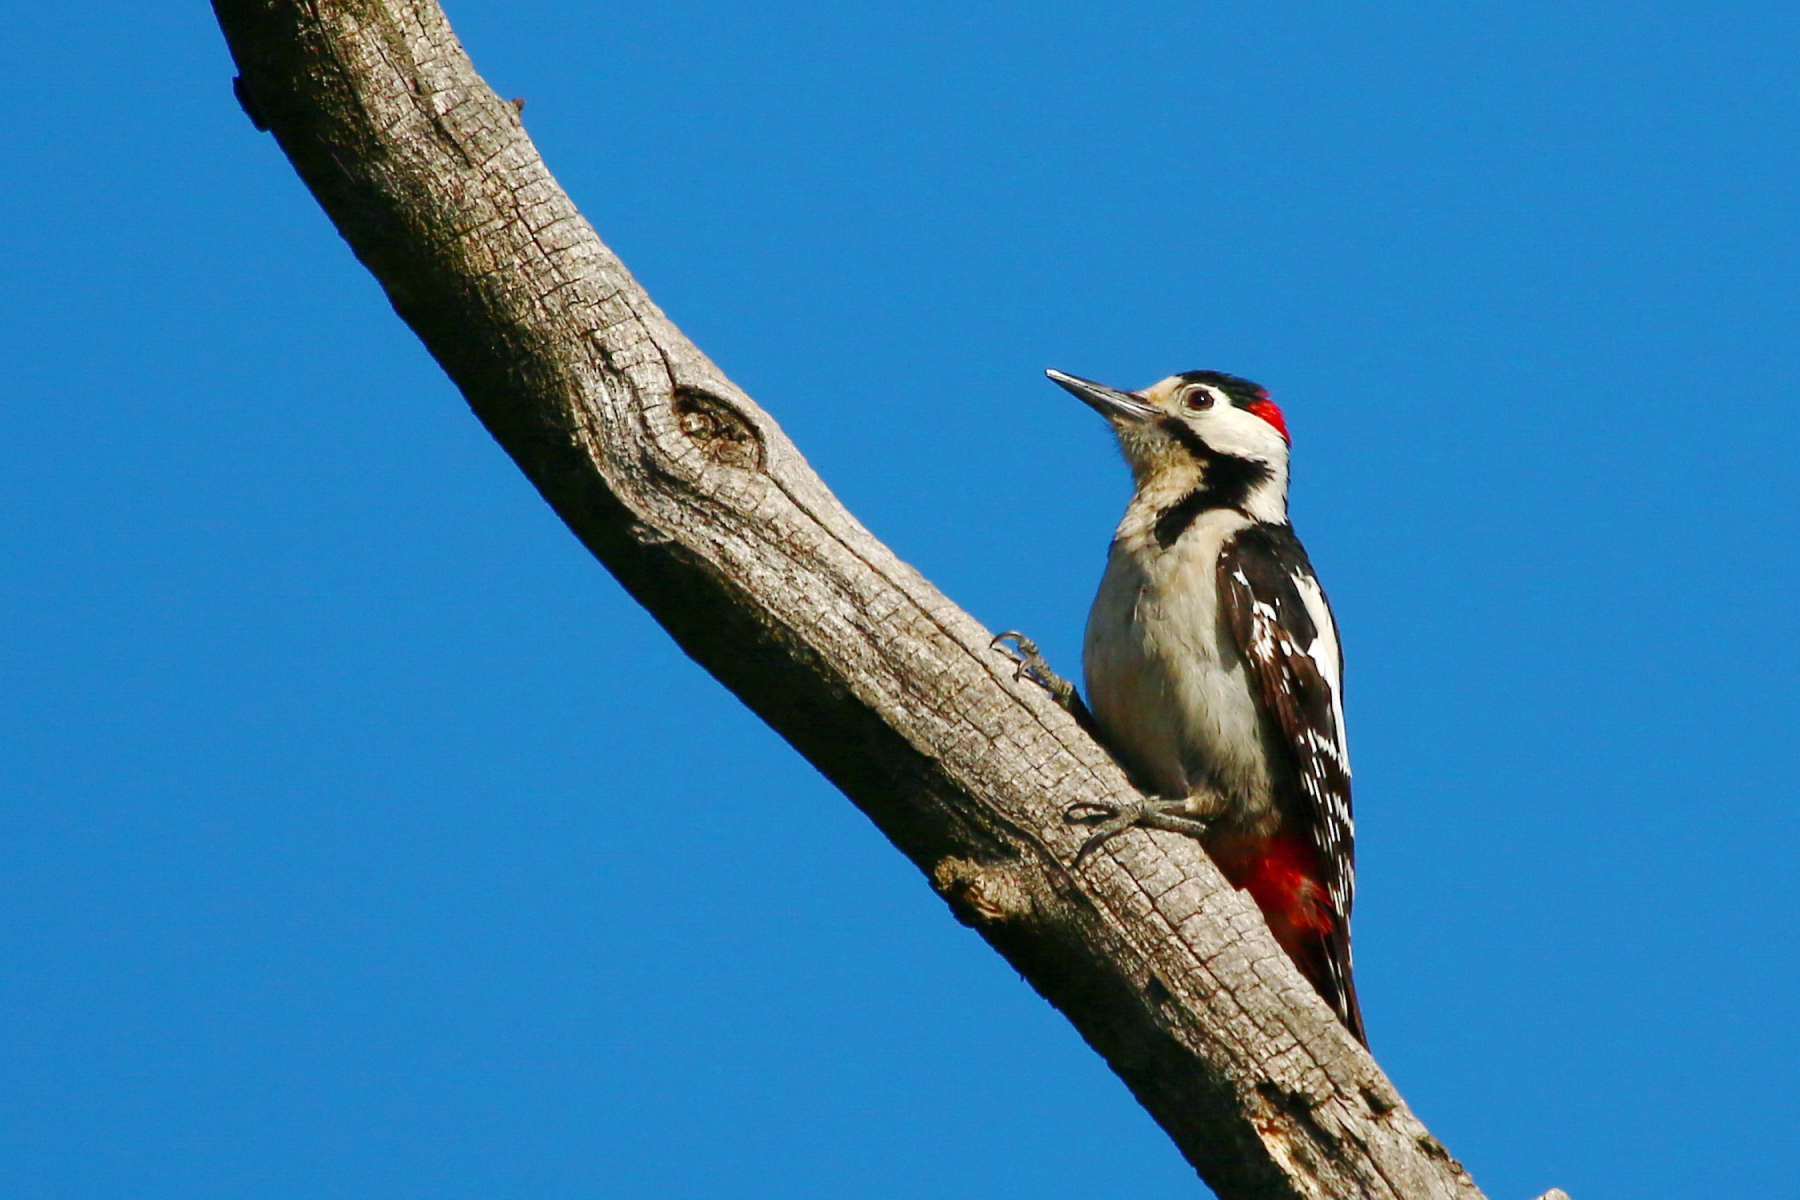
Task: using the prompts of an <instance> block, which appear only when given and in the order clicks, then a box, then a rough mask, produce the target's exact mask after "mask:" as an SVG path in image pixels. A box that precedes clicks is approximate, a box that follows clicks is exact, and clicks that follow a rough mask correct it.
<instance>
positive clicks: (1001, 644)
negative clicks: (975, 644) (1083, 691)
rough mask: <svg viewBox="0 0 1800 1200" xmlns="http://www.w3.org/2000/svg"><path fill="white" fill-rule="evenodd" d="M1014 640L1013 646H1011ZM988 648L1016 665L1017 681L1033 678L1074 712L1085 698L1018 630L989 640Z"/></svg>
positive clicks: (1014, 670)
mask: <svg viewBox="0 0 1800 1200" xmlns="http://www.w3.org/2000/svg"><path fill="white" fill-rule="evenodd" d="M1008 642H1011V643H1012V645H1010V646H1009V645H1007V643H1008ZM988 649H990V650H997V651H999V652H1000V653H1001V654H1004V655H1005V656H1006V657H1007V658H1008V659H1010V660H1011V661H1012V664H1013V682H1015V683H1016V682H1018V681H1019V680H1021V679H1030V680H1031V681H1032V682H1033V683H1035V684H1037V685H1038V686H1039V687H1041V688H1043V689H1044V690H1045V691H1046V692H1049V693H1050V698H1051V699H1052V700H1055V701H1056V702H1057V703H1058V704H1059V705H1061V706H1062V707H1063V708H1066V709H1069V710H1070V711H1071V712H1073V711H1074V706H1075V705H1077V704H1080V703H1081V697H1080V696H1079V695H1077V694H1076V692H1075V685H1074V684H1072V683H1070V682H1069V681H1068V680H1066V679H1064V678H1063V677H1062V676H1061V675H1058V674H1057V673H1056V672H1055V671H1052V670H1051V669H1050V664H1049V663H1047V662H1045V661H1044V656H1043V655H1042V654H1040V653H1038V645H1037V643H1036V642H1034V641H1032V640H1031V639H1030V638H1028V637H1026V636H1025V635H1024V634H1022V633H1020V632H1018V631H1017V630H1016V629H1009V630H1007V631H1006V632H1005V633H999V634H995V635H994V640H993V641H991V642H989V643H988Z"/></svg>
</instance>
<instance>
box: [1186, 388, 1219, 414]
mask: <svg viewBox="0 0 1800 1200" xmlns="http://www.w3.org/2000/svg"><path fill="white" fill-rule="evenodd" d="M1181 403H1182V404H1183V405H1184V406H1185V407H1187V408H1189V409H1191V410H1192V411H1194V412H1201V411H1203V410H1205V409H1208V408H1211V407H1212V406H1213V395H1212V393H1211V392H1209V391H1207V390H1206V389H1205V388H1203V387H1197V388H1195V389H1194V390H1193V391H1191V392H1189V393H1188V394H1187V396H1186V397H1185V398H1183V400H1182V401H1181Z"/></svg>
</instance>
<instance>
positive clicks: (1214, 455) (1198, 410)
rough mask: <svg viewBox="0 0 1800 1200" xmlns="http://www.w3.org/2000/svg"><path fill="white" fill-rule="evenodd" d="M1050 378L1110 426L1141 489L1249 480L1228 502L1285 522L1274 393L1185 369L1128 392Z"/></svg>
mask: <svg viewBox="0 0 1800 1200" xmlns="http://www.w3.org/2000/svg"><path fill="white" fill-rule="evenodd" d="M1045 374H1047V375H1048V376H1049V377H1050V378H1051V379H1052V380H1053V381H1055V382H1056V383H1057V384H1059V385H1060V386H1061V387H1063V388H1065V389H1066V390H1068V391H1070V392H1072V393H1074V394H1075V395H1076V396H1077V397H1079V398H1080V399H1081V400H1082V401H1084V402H1085V403H1086V404H1087V405H1088V406H1089V407H1091V408H1093V409H1094V410H1095V411H1096V412H1098V413H1099V414H1100V415H1101V416H1103V417H1105V418H1106V419H1107V421H1108V422H1110V423H1111V425H1112V427H1113V432H1114V433H1116V434H1118V437H1119V448H1120V449H1121V450H1123V451H1124V453H1125V461H1126V462H1128V463H1130V464H1131V471H1132V474H1133V475H1134V476H1136V478H1137V484H1138V489H1139V491H1140V492H1143V491H1145V490H1146V489H1154V490H1158V491H1161V490H1168V489H1171V488H1179V487H1188V486H1192V485H1190V484H1189V483H1188V482H1187V481H1188V480H1192V479H1201V478H1203V479H1206V480H1207V481H1208V486H1214V485H1215V484H1217V483H1222V481H1223V480H1224V479H1225V478H1226V477H1227V476H1229V477H1231V478H1239V479H1244V480H1245V482H1246V484H1247V488H1246V489H1245V493H1244V495H1243V496H1242V497H1241V498H1236V499H1226V501H1225V502H1226V504H1227V505H1228V506H1230V507H1243V508H1246V509H1248V508H1250V507H1254V508H1256V509H1258V510H1261V509H1267V510H1268V512H1267V513H1264V512H1262V511H1257V512H1255V513H1254V514H1253V515H1256V516H1258V517H1261V518H1262V519H1265V520H1269V519H1285V511H1286V494H1287V467H1288V433H1287V423H1286V422H1285V421H1284V420H1283V419H1282V416H1281V410H1280V409H1279V408H1277V407H1275V402H1274V401H1273V400H1271V399H1269V393H1268V392H1266V391H1264V390H1263V389H1262V388H1261V387H1258V386H1257V385H1256V384H1254V383H1251V382H1250V381H1249V380H1248V379H1240V378H1239V377H1238V376H1236V375H1227V374H1225V373H1224V372H1223V371H1186V372H1183V373H1182V374H1180V375H1171V376H1169V377H1168V378H1167V379H1164V380H1162V381H1161V382H1159V383H1154V384H1151V385H1150V386H1149V387H1147V388H1144V389H1143V390H1142V391H1137V392H1122V391H1120V390H1119V389H1117V388H1112V387H1108V386H1106V385H1105V384H1103V383H1095V382H1094V381H1092V380H1090V379H1081V378H1079V377H1077V376H1074V375H1065V374H1063V373H1062V372H1061V371H1046V372H1045ZM1222 460H1223V461H1222ZM1222 499H1223V497H1222ZM1277 508H1279V511H1280V513H1281V514H1282V515H1281V516H1280V517H1277V516H1275V513H1276V511H1277Z"/></svg>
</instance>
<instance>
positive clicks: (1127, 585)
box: [995, 371, 1367, 1042]
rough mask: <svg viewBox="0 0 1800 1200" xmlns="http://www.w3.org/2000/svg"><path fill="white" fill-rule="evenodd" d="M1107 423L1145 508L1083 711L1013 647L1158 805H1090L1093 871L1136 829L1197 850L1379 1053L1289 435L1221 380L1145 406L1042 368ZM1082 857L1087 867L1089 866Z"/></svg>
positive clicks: (1326, 655) (1332, 683)
mask: <svg viewBox="0 0 1800 1200" xmlns="http://www.w3.org/2000/svg"><path fill="white" fill-rule="evenodd" d="M1047 374H1048V375H1049V377H1050V378H1051V379H1052V380H1054V381H1055V382H1056V383H1058V384H1060V385H1061V386H1062V387H1063V388H1065V389H1067V390H1068V391H1070V392H1072V393H1073V394H1074V395H1075V396H1077V397H1078V398H1080V399H1081V400H1083V401H1085V402H1086V403H1087V404H1088V405H1089V406H1091V407H1092V408H1094V409H1095V410H1096V411H1097V412H1099V413H1100V415H1101V416H1103V417H1105V418H1106V419H1107V421H1108V422H1109V423H1110V424H1111V425H1112V428H1113V432H1114V433H1115V434H1117V436H1118V440H1119V447H1120V449H1121V450H1122V451H1123V452H1124V455H1125V461H1126V462H1127V463H1128V464H1129V465H1130V467H1131V473H1132V476H1133V478H1134V480H1135V482H1136V493H1135V494H1134V495H1133V496H1132V498H1131V503H1130V504H1129V505H1127V506H1126V509H1125V516H1124V519H1123V520H1121V521H1120V522H1119V527H1118V531H1117V532H1116V533H1115V534H1114V535H1113V542H1112V549H1111V552H1110V553H1109V555H1108V557H1107V562H1106V573H1105V575H1104V577H1103V578H1102V579H1101V581H1100V592H1099V595H1098V596H1096V597H1095V599H1094V607H1093V610H1092V611H1091V612H1090V613H1089V615H1088V625H1087V637H1086V641H1085V645H1084V647H1083V653H1082V666H1083V668H1084V673H1085V675H1086V682H1087V703H1086V704H1085V705H1084V704H1083V702H1082V699H1081V697H1080V695H1079V694H1078V693H1077V692H1076V691H1075V689H1074V687H1073V686H1072V685H1070V684H1068V683H1067V682H1066V681H1064V680H1062V679H1060V678H1058V677H1057V676H1056V674H1055V673H1054V672H1053V671H1051V670H1050V669H1049V666H1048V664H1047V663H1045V662H1044V660H1043V658H1042V657H1041V656H1040V655H1039V654H1038V652H1037V647H1036V646H1035V645H1033V644H1032V643H1031V641H1030V639H1028V638H1025V637H1023V636H1022V635H1020V634H1016V633H1011V634H1002V635H1000V637H999V638H996V639H995V642H996V644H997V645H999V644H1000V643H1002V642H1005V641H1011V642H1013V643H1015V644H1016V646H1017V649H1016V650H1014V649H1012V648H1010V647H1002V648H1003V649H1004V650H1005V652H1006V653H1008V654H1009V655H1010V656H1011V657H1012V658H1013V659H1014V660H1015V661H1016V662H1017V663H1018V664H1019V669H1020V671H1022V672H1024V673H1026V674H1029V675H1031V676H1033V677H1035V678H1036V679H1037V681H1038V682H1040V683H1042V684H1044V685H1045V686H1046V687H1048V688H1049V689H1050V690H1051V692H1052V694H1053V695H1055V696H1056V698H1057V699H1058V700H1059V701H1060V702H1061V703H1063V704H1064V706H1065V707H1067V708H1069V710H1070V711H1071V712H1072V713H1074V714H1075V716H1076V717H1077V719H1079V720H1081V721H1082V722H1083V724H1084V725H1086V726H1087V727H1088V728H1089V730H1090V731H1091V732H1094V733H1095V734H1096V735H1097V736H1098V737H1099V739H1100V741H1101V742H1102V744H1104V745H1105V746H1106V747H1107V749H1109V750H1110V751H1111V752H1112V754H1113V756H1114V757H1115V758H1116V759H1118V760H1119V762H1120V764H1121V765H1122V766H1123V767H1124V768H1125V770H1126V772H1127V773H1128V774H1129V775H1130V776H1131V778H1132V780H1133V782H1134V783H1136V784H1137V785H1138V786H1139V788H1140V789H1141V790H1142V791H1144V792H1145V793H1146V798H1145V799H1143V800H1141V801H1137V802H1133V803H1131V804H1127V805H1124V806H1121V807H1119V808H1112V807H1106V808H1101V809H1095V808H1088V807H1085V806H1084V808H1083V811H1081V812H1071V813H1070V814H1069V816H1070V819H1071V820H1077V821H1082V822H1085V823H1088V824H1091V825H1094V826H1096V832H1095V834H1094V835H1093V837H1091V838H1090V839H1089V841H1088V843H1087V845H1086V846H1084V847H1083V848H1082V851H1081V856H1085V855H1086V854H1087V853H1088V852H1089V851H1091V850H1092V849H1093V848H1095V847H1096V846H1098V845H1099V844H1100V843H1102V842H1103V841H1104V840H1105V839H1106V838H1108V837H1111V836H1112V835H1113V834H1115V833H1118V832H1119V831H1121V830H1123V829H1126V828H1129V827H1130V826H1133V825H1145V826H1150V827H1152V828H1160V829H1171V830H1175V831H1177V832H1182V833H1187V834H1190V835H1192V836H1195V837H1197V838H1199V839H1200V841H1201V842H1202V844H1203V845H1204V846H1205V847H1206V850H1207V852H1208V854H1210V855H1211V857H1212V859H1213V861H1214V862H1216V863H1217V864H1218V865H1219V869H1220V870H1221V871H1223V872H1224V874H1225V877H1226V878H1227V879H1229V880H1230V881H1231V882H1232V884H1233V885H1234V886H1236V887H1238V888H1240V889H1241V890H1243V891H1247V892H1249V893H1250V896H1251V898H1252V899H1254V900H1255V901H1256V904H1257V907H1258V908H1260V909H1261V910H1262V913H1263V917H1264V918H1265V919H1266V920H1267V921H1268V924H1269V929H1270V931H1271V932H1272V933H1273V934H1274V935H1275V940H1276V941H1277V942H1279V943H1280V944H1281V947H1282V949H1283V950H1285V951H1287V954H1288V957H1289V958H1291V959H1293V961H1294V965H1295V966H1297V967H1299V968H1300V972H1301V974H1303V975H1305V976H1306V978H1307V979H1308V980H1310V981H1311V983H1312V985H1313V987H1314V988H1315V989H1317V991H1318V992H1319V994H1320V995H1321V996H1323V997H1324V998H1325V1001H1326V1003H1328V1004H1330V1005H1331V1007H1332V1009H1333V1010H1334V1011H1335V1012H1336V1013H1337V1015H1338V1019H1339V1020H1341V1021H1342V1022H1343V1024H1344V1026H1345V1027H1346V1028H1347V1029H1349V1031H1350V1032H1351V1033H1352V1034H1353V1035H1355V1037H1356V1038H1357V1040H1358V1041H1363V1042H1366V1041H1367V1038H1366V1037H1365V1036H1364V1031H1363V1023H1362V1012H1361V1010H1360V1009H1359V1008H1358V1006H1357V1002H1356V986H1355V984H1354V982H1353V981H1352V978H1351V971H1350V908H1351V902H1352V899H1353V896H1354V891H1355V850H1354V840H1353V826H1352V823H1351V814H1350V759H1349V754H1348V752H1347V749H1346V746H1345V739H1344V704H1343V654H1342V653H1341V651H1340V650H1339V647H1338V637H1337V626H1336V623H1335V621H1334V620H1333V619H1332V615H1331V606H1330V604H1329V603H1327V601H1326V599H1325V592H1324V590H1323V589H1322V588H1321V587H1320V586H1319V581H1318V579H1317V578H1316V577H1315V576H1314V575H1313V569H1312V564H1311V563H1309V562H1308V561H1307V557H1306V551H1305V550H1304V549H1303V548H1302V547H1301V545H1300V541H1299V539H1298V538H1296V537H1295V536H1294V529H1293V526H1292V525H1291V524H1289V522H1288V514H1287V485H1288V445H1289V443H1288V431H1287V424H1286V421H1285V420H1284V419H1283V417H1282V415H1281V410H1280V409H1279V408H1277V407H1276V406H1275V403H1274V401H1272V400H1270V399H1269V394H1268V393H1267V392H1266V391H1264V390H1263V389H1262V388H1261V387H1258V386H1257V385H1256V384H1254V383H1251V382H1250V381H1249V380H1247V379H1241V378H1239V377H1238V376H1236V375H1227V374H1225V373H1224V372H1221V371H1188V372H1186V373H1185V374H1181V375H1171V376H1170V377H1169V378H1167V379H1164V380H1163V381H1161V382H1160V383H1157V384H1154V385H1152V386H1150V387H1148V388H1145V389H1143V390H1142V391H1138V392H1124V391H1120V390H1118V389H1116V388H1111V387H1107V386H1106V385H1105V384H1100V383H1095V382H1093V381H1091V380H1087V379H1081V378H1078V377H1076V376H1074V375H1065V374H1063V373H1062V372H1061V371H1049V372H1047ZM1081 856H1078V861H1079V857H1081Z"/></svg>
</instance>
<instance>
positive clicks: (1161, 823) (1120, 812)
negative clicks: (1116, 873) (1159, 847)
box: [1063, 796, 1207, 867]
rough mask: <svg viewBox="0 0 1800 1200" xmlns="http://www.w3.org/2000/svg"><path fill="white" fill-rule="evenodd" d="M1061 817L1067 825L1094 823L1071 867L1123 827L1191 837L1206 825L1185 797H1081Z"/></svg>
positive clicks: (1201, 831)
mask: <svg viewBox="0 0 1800 1200" xmlns="http://www.w3.org/2000/svg"><path fill="white" fill-rule="evenodd" d="M1063 820H1065V821H1067V822H1069V823H1070V824H1071V825H1093V826H1095V829H1094V832H1093V834H1092V835H1090V836H1089V838H1088V840H1087V841H1085V842H1083V843H1082V844H1081V849H1080V850H1077V851H1076V852H1075V861H1074V862H1073V863H1071V864H1070V866H1072V867H1079V866H1080V865H1081V864H1082V862H1083V861H1084V860H1085V859H1086V858H1087V856H1088V855H1090V854H1092V853H1093V852H1094V851H1096V850H1098V849H1099V848H1100V847H1101V846H1103V845H1105V844H1106V843H1107V842H1108V841H1110V840H1111V839H1112V838H1113V837H1115V836H1117V835H1118V834H1121V833H1124V832H1125V831H1126V830H1127V829H1132V828H1144V829H1164V830H1167V831H1168V832H1170V833H1183V834H1186V835H1187V836H1188V837H1195V838H1197V837H1201V836H1203V835H1204V834H1205V833H1206V829H1207V824H1206V822H1205V821H1203V820H1201V819H1199V818H1198V817H1195V816H1194V815H1193V810H1192V809H1191V808H1190V807H1189V806H1188V802H1187V801H1186V800H1151V799H1148V798H1146V797H1142V796H1140V797H1138V798H1137V799H1135V800H1126V801H1124V802H1122V803H1119V804H1111V803H1102V802H1099V801H1094V800H1083V801H1082V802H1081V803H1079V804H1071V805H1070V806H1069V807H1068V809H1067V810H1066V811H1065V812H1064V813H1063Z"/></svg>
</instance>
